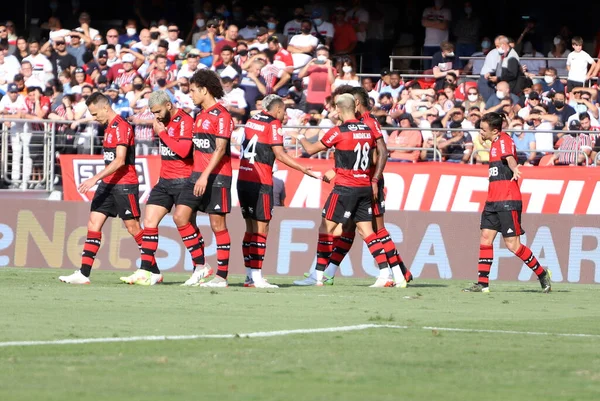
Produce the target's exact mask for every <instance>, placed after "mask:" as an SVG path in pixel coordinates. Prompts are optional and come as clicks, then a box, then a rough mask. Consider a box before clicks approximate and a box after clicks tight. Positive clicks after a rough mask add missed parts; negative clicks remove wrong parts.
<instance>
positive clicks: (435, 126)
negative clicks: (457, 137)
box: [421, 117, 446, 161]
mask: <svg viewBox="0 0 600 401" xmlns="http://www.w3.org/2000/svg"><path fill="white" fill-rule="evenodd" d="M428 125H429V127H427V128H428V130H427V131H421V133H422V135H423V147H424V148H425V150H422V151H421V160H423V161H431V160H434V153H433V151H431V150H429V149H433V148H434V144H435V147H436V148H438V149H439V146H440V145H441V144H443V143H444V142H446V138H444V131H443V130H442V128H443V127H442V122H441V120H438V119H433V117H432V118H431V121H430V122H429V124H428ZM429 129H431V131H429ZM435 158H436V159H437V160H439V158H438V156H435Z"/></svg>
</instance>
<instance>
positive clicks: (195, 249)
mask: <svg viewBox="0 0 600 401" xmlns="http://www.w3.org/2000/svg"><path fill="white" fill-rule="evenodd" d="M177 230H179V235H180V236H181V239H182V240H183V245H184V246H185V247H186V248H187V250H188V251H190V254H191V255H192V260H193V261H194V269H195V268H196V266H202V265H204V264H205V263H206V260H205V259H204V250H203V248H202V247H201V246H200V241H198V233H197V231H196V230H197V228H195V227H194V226H192V225H191V224H190V223H187V224H186V225H185V226H181V227H177Z"/></svg>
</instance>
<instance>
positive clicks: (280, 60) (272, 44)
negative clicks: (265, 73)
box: [267, 35, 294, 75]
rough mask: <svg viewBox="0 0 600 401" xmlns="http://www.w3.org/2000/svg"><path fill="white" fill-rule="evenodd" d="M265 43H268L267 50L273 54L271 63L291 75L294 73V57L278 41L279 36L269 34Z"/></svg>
mask: <svg viewBox="0 0 600 401" xmlns="http://www.w3.org/2000/svg"><path fill="white" fill-rule="evenodd" d="M267 43H268V44H269V50H270V51H271V52H273V54H275V56H274V58H273V60H274V61H273V65H274V66H275V67H277V68H279V69H280V70H285V72H287V73H288V74H290V75H292V74H293V73H294V59H293V58H292V55H291V53H290V52H288V51H287V50H286V49H284V48H283V47H282V45H281V43H280V42H279V36H277V35H274V36H270V37H269V38H268V39H267Z"/></svg>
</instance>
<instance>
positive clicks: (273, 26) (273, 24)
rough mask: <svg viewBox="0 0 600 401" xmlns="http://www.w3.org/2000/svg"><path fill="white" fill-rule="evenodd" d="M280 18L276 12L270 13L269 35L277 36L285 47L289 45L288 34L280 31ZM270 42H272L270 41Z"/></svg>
mask: <svg viewBox="0 0 600 401" xmlns="http://www.w3.org/2000/svg"><path fill="white" fill-rule="evenodd" d="M278 27H279V20H278V19H277V16H276V15H275V14H271V15H269V17H268V18H267V37H268V38H271V37H273V36H276V37H277V39H278V40H279V43H280V44H281V45H282V46H283V47H284V48H285V47H286V46H287V36H286V35H285V34H284V33H283V32H279V31H278ZM269 43H270V42H269Z"/></svg>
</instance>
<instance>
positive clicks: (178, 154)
mask: <svg viewBox="0 0 600 401" xmlns="http://www.w3.org/2000/svg"><path fill="white" fill-rule="evenodd" d="M148 107H149V108H150V110H151V111H152V113H154V116H155V117H156V120H155V121H154V125H153V128H154V132H155V133H156V134H157V135H158V137H159V139H160V154H161V159H162V160H161V166H160V179H159V181H158V183H157V184H156V185H155V186H154V188H152V192H150V197H149V198H148V202H146V209H145V211H144V230H143V232H144V233H143V237H142V263H141V266H140V269H139V270H137V271H136V272H135V273H133V274H132V275H130V276H128V277H121V280H122V281H123V282H125V283H127V284H138V285H154V284H156V282H155V280H154V279H153V278H154V277H156V275H158V274H160V270H159V269H158V266H157V265H156V259H155V254H156V250H157V249H158V238H159V237H158V225H159V224H160V222H161V221H162V219H163V218H164V217H165V216H166V215H167V213H169V212H170V211H171V209H172V208H173V205H176V204H178V203H179V195H180V194H181V191H182V190H183V186H184V184H185V183H186V181H187V180H188V179H189V177H190V175H191V174H192V167H193V165H194V158H193V154H192V128H193V125H194V119H193V118H192V117H191V116H190V115H189V114H187V113H186V112H185V111H183V109H178V108H177V107H175V106H174V105H173V103H171V98H170V97H169V95H168V94H167V93H166V92H165V91H155V92H153V93H152V94H151V95H150V99H148ZM165 125H166V126H165ZM195 221H196V219H195V216H192V219H191V223H192V226H194V228H195V229H196V232H197V235H198V238H199V241H200V244H201V246H202V244H203V239H202V235H201V234H200V231H199V230H198V229H197V227H196V224H195ZM202 268H204V266H202Z"/></svg>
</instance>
